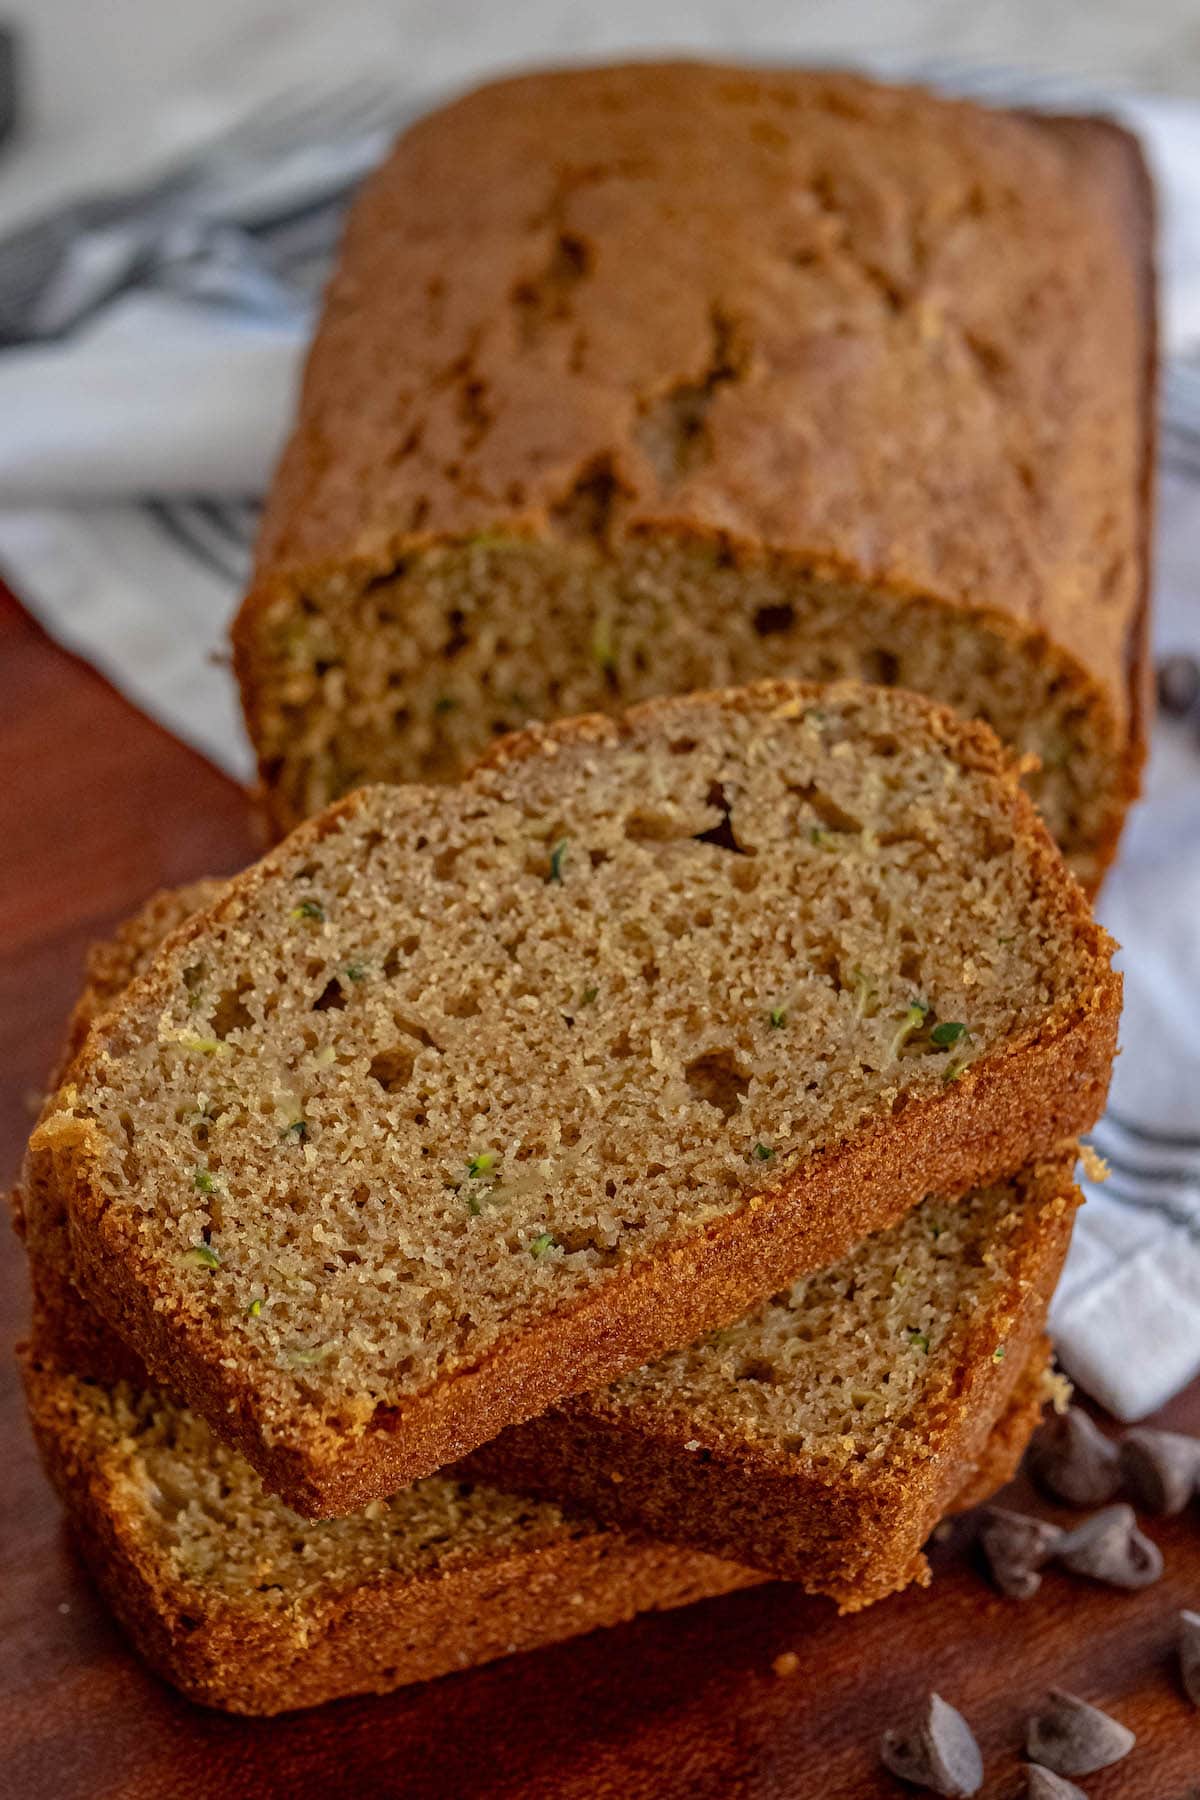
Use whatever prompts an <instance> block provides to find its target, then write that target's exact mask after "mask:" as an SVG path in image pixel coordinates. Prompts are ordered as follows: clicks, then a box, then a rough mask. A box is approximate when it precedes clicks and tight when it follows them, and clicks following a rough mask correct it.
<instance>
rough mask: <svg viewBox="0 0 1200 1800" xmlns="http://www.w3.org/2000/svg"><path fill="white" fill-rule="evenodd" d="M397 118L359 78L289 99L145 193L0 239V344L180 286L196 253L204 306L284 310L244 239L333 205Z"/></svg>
mask: <svg viewBox="0 0 1200 1800" xmlns="http://www.w3.org/2000/svg"><path fill="white" fill-rule="evenodd" d="M403 112H404V107H403V103H402V101H401V100H400V99H399V98H398V96H397V95H396V93H395V92H394V90H392V89H390V88H388V87H386V86H385V85H383V84H381V83H379V82H376V81H374V80H373V79H371V78H369V77H359V78H357V79H355V80H352V81H348V82H345V83H342V84H341V85H339V86H337V87H333V88H326V89H318V88H314V87H312V86H300V87H295V88H292V89H289V90H287V91H285V92H283V93H281V94H279V95H277V96H276V97H275V98H274V99H273V100H272V101H270V102H268V103H267V104H266V105H265V106H263V107H260V108H258V109H257V110H256V111H255V112H254V113H253V114H252V115H247V116H246V117H244V118H242V119H240V120H238V121H237V122H236V123H235V124H234V125H232V126H231V127H230V128H229V129H228V130H227V131H224V132H222V133H220V134H219V135H218V136H216V137H214V138H212V139H211V140H210V141H209V142H208V143H206V144H204V145H202V146H201V147H200V148H199V149H197V150H196V151H194V152H193V153H192V154H191V155H189V156H188V157H187V158H186V159H184V160H183V161H182V162H180V163H179V164H177V165H176V166H175V167H173V168H171V169H168V170H167V171H166V172H165V173H164V174H161V175H159V176H158V177H156V178H155V179H154V180H153V181H150V182H147V183H144V184H142V185H141V186H139V187H137V188H134V189H130V190H127V191H125V192H123V193H118V194H102V195H94V196H90V197H87V198H84V199H81V200H78V201H74V202H71V203H70V204H68V205H66V206H63V207H60V208H59V209H57V210H56V211H55V212H53V213H49V214H47V215H45V216H44V217H43V218H40V219H38V220H35V221H34V222H32V223H30V224H28V225H25V226H22V227H20V228H19V229H18V230H16V231H14V232H11V233H10V234H9V235H8V236H7V237H5V238H3V239H0V344H17V343H29V342H35V341H44V340H46V339H49V338H54V337H58V336H61V335H63V334H64V333H65V332H67V331H69V330H70V329H71V328H72V327H73V326H74V325H76V324H78V323H79V322H80V321H81V320H82V319H84V318H86V317H87V316H88V315H89V314H90V313H92V312H94V311H95V310H96V308H97V307H99V306H101V305H103V304H104V302H105V301H107V300H109V299H111V298H112V297H113V295H114V294H117V293H119V292H120V291H121V290H122V289H124V288H126V287H129V286H131V285H132V284H134V283H135V282H138V281H141V280H147V279H151V278H154V279H160V280H162V279H165V280H166V281H168V282H170V283H171V284H172V285H175V286H177V287H179V286H184V287H186V285H187V282H188V280H189V278H190V277H191V276H198V275H200V274H201V272H202V265H203V263H204V245H205V243H206V242H208V243H211V244H212V246H213V255H212V258H211V262H212V267H211V268H210V269H209V270H208V271H207V279H201V282H200V286H201V289H202V291H203V297H205V298H209V299H213V298H225V299H233V300H235V301H236V302H237V303H243V301H244V299H245V297H246V296H247V295H249V296H251V297H252V298H251V303H252V304H254V305H255V308H256V310H261V309H262V308H263V307H267V308H275V307H278V306H281V305H284V304H286V284H285V283H283V282H281V281H280V280H279V279H278V278H277V277H276V276H274V274H273V271H272V270H271V268H270V258H269V255H267V254H266V253H265V252H264V250H263V249H262V248H261V246H258V245H257V244H255V243H254V242H253V240H252V238H251V237H250V236H249V235H248V234H250V233H253V232H256V231H259V230H261V229H262V228H264V227H266V226H269V225H273V224H276V223H278V222H279V221H281V220H284V219H287V218H289V217H293V216H295V215H297V214H298V213H301V212H304V211H307V210H308V209H309V208H312V207H316V206H320V205H322V204H324V203H326V202H328V201H330V200H331V199H333V198H334V197H336V196H337V195H339V194H341V193H344V192H346V191H347V190H348V189H349V188H350V187H351V186H353V184H354V183H355V182H356V181H358V180H359V179H360V178H361V176H362V175H364V174H365V173H366V171H367V170H368V169H369V168H370V167H371V166H372V164H373V163H374V162H376V161H377V160H378V158H379V156H380V154H381V153H382V150H383V147H384V145H385V143H386V139H387V136H388V134H389V133H390V132H391V131H392V130H394V129H395V127H396V126H397V124H398V123H399V122H400V119H401V117H402V116H403ZM181 247H182V261H183V265H184V266H183V267H182V268H181V267H180V266H179V259H180V249H181ZM222 271H224V274H222ZM189 272H190V275H189Z"/></svg>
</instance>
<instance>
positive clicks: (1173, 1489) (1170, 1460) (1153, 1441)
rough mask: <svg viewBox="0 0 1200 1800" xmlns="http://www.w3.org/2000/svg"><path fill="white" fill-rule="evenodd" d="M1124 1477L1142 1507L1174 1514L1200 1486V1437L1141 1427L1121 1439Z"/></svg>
mask: <svg viewBox="0 0 1200 1800" xmlns="http://www.w3.org/2000/svg"><path fill="white" fill-rule="evenodd" d="M1121 1476H1122V1479H1123V1480H1124V1482H1125V1486H1126V1489H1127V1490H1128V1492H1129V1493H1130V1494H1131V1495H1132V1497H1133V1499H1134V1501H1135V1502H1136V1503H1137V1505H1138V1506H1141V1507H1144V1508H1145V1510H1146V1511H1147V1512H1152V1513H1164V1514H1166V1515H1167V1516H1168V1517H1170V1516H1171V1515H1172V1514H1174V1513H1180V1512H1182V1511H1183V1509H1184V1507H1185V1506H1186V1505H1187V1503H1188V1501H1189V1500H1190V1499H1191V1498H1192V1495H1193V1494H1194V1493H1195V1492H1196V1490H1197V1486H1198V1485H1200V1438H1194V1437H1185V1436H1184V1435H1183V1434H1182V1432H1178V1431H1152V1430H1151V1429H1150V1428H1149V1427H1148V1426H1141V1427H1139V1429H1138V1430H1136V1431H1127V1432H1126V1433H1125V1436H1124V1437H1123V1438H1122V1440H1121Z"/></svg>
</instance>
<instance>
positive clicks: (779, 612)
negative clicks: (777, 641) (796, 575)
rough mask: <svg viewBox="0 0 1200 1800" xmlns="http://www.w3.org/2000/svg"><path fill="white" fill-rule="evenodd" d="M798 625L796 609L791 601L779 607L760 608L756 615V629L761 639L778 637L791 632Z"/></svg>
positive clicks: (783, 602) (784, 602)
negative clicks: (782, 633)
mask: <svg viewBox="0 0 1200 1800" xmlns="http://www.w3.org/2000/svg"><path fill="white" fill-rule="evenodd" d="M795 623H796V609H795V607H794V606H793V605H792V603H791V601H790V600H784V601H782V602H781V603H780V604H779V605H778V606H760V607H759V608H758V611H757V612H756V613H755V615H754V629H755V631H757V633H758V635H759V637H777V636H778V635H779V634H780V633H781V632H784V631H790V630H791V629H792V626H793V625H794V624H795Z"/></svg>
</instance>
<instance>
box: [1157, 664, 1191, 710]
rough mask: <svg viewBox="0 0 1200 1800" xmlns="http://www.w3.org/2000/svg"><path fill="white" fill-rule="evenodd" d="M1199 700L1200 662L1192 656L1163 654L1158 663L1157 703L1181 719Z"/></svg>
mask: <svg viewBox="0 0 1200 1800" xmlns="http://www.w3.org/2000/svg"><path fill="white" fill-rule="evenodd" d="M1197 700H1200V663H1198V662H1197V661H1196V658H1195V657H1194V656H1178V655H1177V656H1165V657H1164V658H1163V660H1162V662H1160V663H1159V665H1158V704H1159V705H1160V706H1161V707H1162V709H1163V711H1164V712H1165V713H1169V714H1170V715H1171V717H1172V718H1176V719H1183V718H1186V717H1187V715H1188V713H1190V712H1191V710H1192V708H1193V707H1194V706H1195V704H1196V702H1197Z"/></svg>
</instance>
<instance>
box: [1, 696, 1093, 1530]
mask: <svg viewBox="0 0 1200 1800" xmlns="http://www.w3.org/2000/svg"><path fill="white" fill-rule="evenodd" d="M1110 949H1111V946H1110V944H1109V942H1108V940H1107V939H1106V938H1105V936H1104V934H1103V932H1102V931H1100V929H1099V928H1098V927H1097V926H1096V925H1095V924H1094V922H1093V921H1092V919H1091V916H1090V914H1089V912H1088V909H1087V906H1086V903H1085V901H1084V900H1083V897H1082V895H1081V894H1080V892H1079V889H1078V887H1077V886H1076V884H1075V883H1074V882H1073V881H1072V880H1071V878H1070V876H1069V874H1068V873H1067V871H1066V869H1065V868H1064V866H1063V864H1062V862H1061V859H1060V858H1059V857H1058V855H1057V853H1056V851H1055V850H1054V847H1053V845H1052V844H1051V842H1050V840H1049V838H1048V836H1047V834H1046V832H1045V830H1044V828H1043V827H1042V826H1041V824H1040V823H1039V821H1038V820H1037V818H1036V816H1035V814H1034V812H1033V810H1032V807H1031V806H1030V804H1029V802H1028V800H1027V799H1026V797H1025V796H1024V794H1023V793H1022V792H1021V790H1020V788H1019V785H1018V783H1017V779H1016V774H1015V772H1014V770H1013V769H1012V768H1011V766H1009V765H1008V764H1007V763H1006V761H1005V759H1004V757H1003V755H1002V753H1001V751H1000V748H999V746H998V744H997V743H996V741H995V739H994V738H993V737H992V735H991V733H990V732H988V731H987V729H986V728H985V727H983V726H980V725H974V726H972V725H967V724H964V723H963V722H962V721H960V720H957V719H955V718H954V717H953V716H952V715H950V714H948V713H946V712H944V711H942V710H941V709H939V708H937V707H935V706H933V705H931V704H930V703H928V702H926V701H924V700H921V699H919V698H918V697H917V696H915V695H912V694H908V693H903V692H899V691H894V692H888V691H884V690H878V689H876V690H872V689H864V688H862V687H859V686H857V685H855V684H848V685H846V686H844V687H833V688H829V689H810V688H804V687H802V686H799V685H797V684H790V683H766V684H761V685H760V686H758V687H756V688H753V689H748V690H743V691H739V692H733V693H730V694H726V695H710V696H693V697H691V698H689V699H678V700H663V701H658V702H651V703H649V704H647V705H645V706H643V707H641V708H639V709H637V710H636V711H635V712H633V713H631V714H630V715H629V716H628V717H627V718H626V719H625V720H623V721H612V720H607V719H603V718H592V719H587V720H579V721H573V722H572V721H569V722H566V723H563V724H560V725H557V726H552V727H545V728H531V729H530V730H528V731H527V732H525V733H523V734H520V735H519V736H518V737H516V738H514V739H512V740H510V741H509V742H507V743H506V744H505V745H503V746H502V747H500V748H499V749H498V751H497V752H496V753H494V755H493V758H492V759H491V760H490V761H489V762H488V763H487V764H485V765H484V766H482V767H481V768H480V769H479V770H477V771H476V772H475V773H474V774H473V775H472V776H471V777H470V778H469V779H468V780H467V781H465V782H464V783H462V784H460V785H456V786H441V787H436V788H431V789H417V788H407V789H405V788H399V789H373V790H364V791H363V792H361V793H360V794H359V795H357V796H355V797H353V798H352V799H351V800H348V801H344V802H342V803H340V805H339V806H337V807H335V808H333V809H331V810H330V811H329V812H328V813H326V814H324V815H322V816H321V817H319V818H318V819H316V820H314V821H312V822H311V823H310V824H309V825H307V826H305V827H302V828H301V829H300V830H299V831H298V832H296V833H295V834H294V835H293V836H292V837H291V838H290V839H289V840H288V841H287V842H286V843H285V844H284V845H283V846H281V847H280V848H279V849H278V850H277V851H276V852H274V853H273V854H272V855H271V856H269V857H268V858H266V859H265V860H264V862H263V863H261V864H260V865H258V866H257V867H256V868H254V869H252V870H250V871H248V872H247V874H246V875H244V876H242V877H239V878H238V879H236V880H235V881H233V882H231V883H228V884H225V885H223V886H222V888H221V890H220V897H219V898H218V900H217V902H216V904H215V905H212V906H210V907H208V908H207V909H206V910H205V911H204V912H202V913H200V914H199V915H197V916H196V917H195V918H193V919H192V920H191V921H189V922H188V923H187V924H185V925H184V926H183V927H182V928H181V929H180V930H179V931H177V932H176V933H175V934H174V935H173V936H172V937H170V938H169V939H168V940H167V942H166V944H165V945H164V947H163V949H162V951H161V952H160V953H159V955H158V956H157V957H156V958H155V960H154V962H153V963H152V965H151V967H150V969H149V970H148V971H147V972H146V973H145V974H144V975H142V976H140V977H139V978H138V979H137V980H135V981H134V983H133V985H132V986H131V987H130V988H129V990H128V992H127V993H126V995H125V996H124V998H123V999H122V1000H121V1001H120V1002H119V1003H118V1005H117V1006H116V1007H115V1008H114V1009H113V1010H112V1011H111V1012H110V1013H109V1014H108V1015H107V1016H106V1017H105V1018H103V1019H102V1020H100V1021H99V1022H98V1024H97V1025H96V1026H95V1027H93V1029H92V1031H91V1033H90V1034H89V1036H88V1039H87V1041H86V1042H85V1044H84V1047H83V1050H82V1052H81V1053H80V1055H79V1057H78V1059H77V1061H76V1064H75V1067H74V1069H73V1070H72V1072H71V1078H70V1080H69V1081H68V1082H67V1083H66V1084H65V1085H64V1087H63V1088H62V1090H61V1091H60V1092H59V1094H58V1095H57V1097H56V1099H55V1102H54V1104H53V1105H52V1107H51V1108H50V1109H49V1111H48V1114H47V1116H46V1117H45V1118H44V1119H43V1121H42V1123H41V1125H40V1126H39V1128H38V1130H37V1132H36V1133H35V1136H34V1139H33V1143H32V1146H31V1156H30V1169H29V1175H28V1178H27V1180H28V1186H29V1188H30V1189H31V1190H33V1189H36V1188H37V1187H38V1185H39V1183H43V1184H47V1185H46V1187H45V1191H52V1192H53V1193H54V1194H56V1195H57V1196H59V1197H60V1201H61V1203H62V1204H65V1207H66V1213H67V1222H68V1226H69V1232H70V1239H71V1254H72V1265H73V1272H74V1277H75V1280H76V1282H77V1284H78V1285H79V1287H80V1288H81V1290H82V1291H83V1292H84V1294H85V1295H86V1296H87V1297H88V1298H89V1299H91V1300H92V1301H93V1303H94V1304H95V1306H96V1308H97V1310H98V1311H99V1312H100V1313H101V1314H102V1316H103V1317H105V1318H106V1319H107V1320H108V1322H109V1323H110V1324H111V1325H112V1326H113V1327H114V1328H115V1329H116V1330H117V1331H118V1333H119V1334H120V1335H122V1336H123V1337H125V1338H126V1340H127V1341H128V1342H129V1343H130V1345H131V1346H132V1347H133V1348H134V1349H135V1350H136V1351H137V1352H138V1353H139V1354H140V1355H141V1356H142V1357H143V1359H144V1360H145V1362H146V1364H147V1366H148V1367H149V1369H150V1371H151V1374H152V1375H153V1377H154V1378H155V1380H157V1381H159V1382H161V1383H162V1384H163V1385H164V1386H165V1387H167V1388H168V1389H170V1390H171V1391H175V1392H178V1393H180V1394H181V1395H182V1396H183V1397H184V1398H185V1399H187V1400H188V1401H189V1402H190V1403H191V1404H193V1405H194V1406H195V1407H196V1409H197V1410H198V1411H200V1412H201V1413H202V1414H203V1415H204V1416H206V1417H207V1418H208V1419H209V1420H210V1422H211V1423H212V1425H213V1427H214V1429H215V1430H216V1431H218V1432H219V1433H221V1434H223V1435H224V1436H226V1437H227V1438H228V1439H230V1441H232V1442H234V1443H236V1444H237V1445H238V1447H240V1448H242V1449H243V1450H244V1452H245V1454H246V1455H247V1456H248V1457H249V1459H250V1461H251V1462H252V1463H254V1465H255V1466H256V1467H258V1468H259V1469H260V1470H261V1471H262V1472H263V1474H264V1476H265V1478H266V1480H267V1482H268V1485H270V1486H273V1487H274V1488H275V1489H276V1490H277V1491H279V1492H281V1493H283V1495H284V1496H285V1498H287V1499H288V1500H289V1501H290V1502H291V1503H292V1504H293V1505H295V1506H297V1507H298V1509H300V1510H308V1511H311V1512H314V1513H316V1512H322V1511H339V1510H341V1511H346V1510H348V1509H349V1508H350V1507H352V1506H354V1505H357V1504H361V1503H363V1502H364V1501H366V1500H368V1499H371V1498H375V1497H378V1496H381V1495H384V1494H387V1493H389V1492H392V1491H394V1490H395V1489H396V1488H397V1487H399V1486H401V1485H402V1484H403V1483H405V1482H407V1481H410V1480H414V1479H416V1478H417V1477H418V1476H420V1475H422V1474H426V1473H430V1472H432V1471H434V1470H436V1469H438V1468H440V1467H441V1466H443V1465H444V1464H445V1463H446V1462H448V1461H450V1460H452V1459H453V1458H455V1457H457V1456H461V1455H463V1454H465V1453H466V1452H468V1451H469V1450H471V1449H473V1448H475V1447H476V1446H477V1445H479V1444H481V1443H483V1442H486V1441H488V1440H489V1439H490V1438H492V1437H494V1436H495V1435H496V1434H497V1433H498V1432H499V1431H500V1430H501V1429H502V1428H503V1427H504V1426H505V1425H508V1424H511V1423H515V1422H517V1421H518V1420H520V1419H522V1418H528V1417H531V1416H533V1415H535V1414H536V1413H538V1412H540V1411H542V1410H543V1409H544V1408H545V1407H546V1406H548V1405H550V1404H552V1403H553V1402H555V1401H557V1400H560V1399H563V1398H565V1397H567V1396H568V1395H569V1394H570V1393H572V1392H583V1391H586V1390H587V1389H589V1388H591V1387H594V1386H597V1385H599V1384H601V1383H603V1382H606V1381H609V1380H611V1379H613V1378H615V1377H616V1376H619V1375H621V1374H623V1373H625V1372H627V1371H629V1370H631V1369H634V1368H636V1367H639V1366H640V1365H641V1364H642V1363H644V1362H646V1361H648V1360H649V1359H650V1358H652V1357H654V1356H656V1355H658V1354H660V1353H661V1352H663V1351H666V1350H670V1349H676V1348H679V1347H680V1346H681V1345H686V1344H689V1343H691V1342H692V1341H693V1340H694V1339H696V1338H698V1337H699V1336H701V1335H702V1334H703V1333H704V1332H705V1331H706V1330H710V1329H712V1328H715V1327H720V1326H724V1325H728V1324H730V1323H731V1322H732V1321H734V1320H736V1319H737V1318H739V1317H740V1316H741V1315H742V1314H743V1313H744V1312H745V1311H746V1310H747V1309H748V1308H749V1307H750V1306H751V1305H752V1304H754V1303H755V1302H756V1301H759V1300H761V1299H764V1298H766V1297H767V1296H768V1295H770V1294H771V1293H773V1292H775V1291H776V1290H777V1289H779V1288H780V1287H781V1286H783V1285H784V1284H785V1283H786V1282H789V1281H791V1280H793V1279H794V1278H795V1277H797V1276H798V1275H799V1274H801V1273H803V1272H804V1270H805V1269H811V1268H816V1267H821V1266H823V1265H824V1264H826V1263H828V1262H830V1261H832V1260H835V1259H836V1258H837V1257H839V1256H840V1255H842V1254H844V1252H845V1251H846V1250H847V1249H848V1248H849V1247H850V1246H851V1245H853V1244H855V1243H857V1242H858V1241H859V1240H860V1239H861V1238H862V1237H864V1236H865V1235H866V1234H867V1233H868V1232H870V1231H872V1230H874V1229H877V1228H881V1227H883V1226H885V1225H887V1224H889V1223H891V1222H892V1221H894V1220H895V1219H897V1218H898V1217H900V1216H902V1214H903V1213H904V1212H905V1211H906V1210H907V1209H908V1208H909V1207H910V1206H912V1205H914V1204H916V1203H917V1202H918V1201H919V1200H921V1199H922V1198H923V1197H924V1195H925V1194H927V1193H929V1192H935V1193H948V1194H957V1193H962V1192H964V1191H965V1190H966V1189H968V1188H969V1187H971V1186H972V1185H974V1184H976V1183H983V1182H986V1181H988V1180H990V1179H993V1178H996V1177H999V1176H1001V1175H1002V1174H1006V1173H1009V1172H1012V1171H1014V1170H1015V1169H1017V1168H1019V1167H1020V1166H1022V1165H1023V1164H1024V1163H1025V1162H1026V1161H1028V1160H1029V1158H1030V1157H1031V1156H1036V1155H1037V1154H1038V1153H1039V1152H1046V1151H1049V1150H1050V1149H1051V1148H1052V1147H1053V1146H1054V1145H1055V1144H1056V1143H1058V1142H1059V1141H1061V1140H1062V1139H1063V1138H1066V1137H1069V1136H1071V1135H1073V1134H1074V1133H1076V1132H1078V1131H1080V1130H1082V1129H1084V1128H1086V1127H1087V1126H1088V1125H1089V1124H1090V1123H1091V1122H1092V1121H1093V1120H1094V1118H1095V1117H1096V1115H1097V1114H1098V1112H1099V1110H1100V1108H1101V1106H1102V1103H1103V1098H1104V1093H1105V1089H1106V1086H1107V1080H1108V1073H1109V1067H1110V1061H1111V1056H1112V1051H1113V1042H1114V1036H1115V1023H1116V1016H1117V1009H1118V1003H1119V991H1120V990H1119V980H1118V978H1117V976H1116V975H1115V974H1114V973H1113V972H1112V970H1111V968H1110V964H1109V954H1110Z"/></svg>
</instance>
